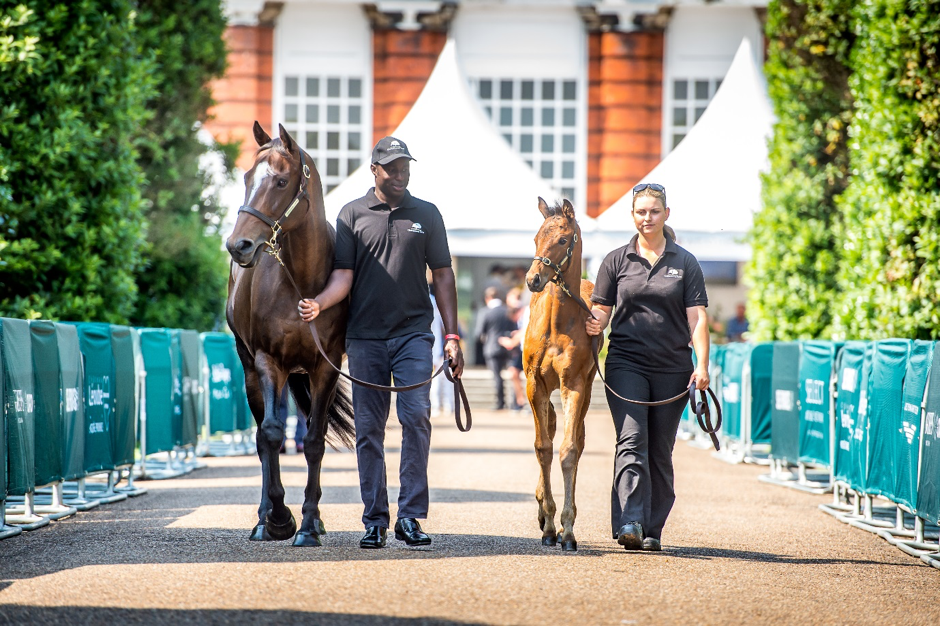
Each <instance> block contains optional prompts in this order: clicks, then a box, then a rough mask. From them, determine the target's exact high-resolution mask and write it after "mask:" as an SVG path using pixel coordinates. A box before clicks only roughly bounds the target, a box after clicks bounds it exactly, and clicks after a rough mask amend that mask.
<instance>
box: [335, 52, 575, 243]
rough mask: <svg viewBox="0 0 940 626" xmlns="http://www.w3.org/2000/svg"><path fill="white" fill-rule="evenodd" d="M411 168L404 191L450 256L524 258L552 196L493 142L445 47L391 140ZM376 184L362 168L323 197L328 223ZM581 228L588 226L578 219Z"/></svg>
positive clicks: (496, 137) (453, 56)
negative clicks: (439, 220) (434, 210)
mask: <svg viewBox="0 0 940 626" xmlns="http://www.w3.org/2000/svg"><path fill="white" fill-rule="evenodd" d="M392 135H393V136H395V137H397V138H399V139H401V140H402V141H404V142H405V143H406V144H408V149H409V150H410V152H411V153H412V154H413V155H414V157H415V159H416V161H415V163H414V164H413V165H412V167H411V182H410V183H409V185H408V189H409V191H411V192H412V193H413V194H414V195H416V196H417V197H419V198H422V199H424V200H428V201H429V202H433V203H434V204H436V205H437V207H438V208H439V209H440V211H441V214H442V215H443V217H444V224H445V225H446V226H447V234H448V240H449V243H450V250H451V254H453V255H454V256H475V257H528V256H531V255H532V254H534V250H535V247H534V244H533V239H534V237H535V233H536V231H538V228H539V226H540V225H541V224H542V216H541V214H540V213H539V211H538V197H539V196H541V197H543V198H545V200H546V201H548V202H549V203H551V202H553V201H554V200H556V199H557V198H558V193H557V192H556V191H555V190H554V189H553V188H552V187H551V186H550V185H549V184H548V183H546V182H545V181H543V180H542V179H541V178H540V177H539V176H538V175H537V174H536V173H535V172H534V171H533V170H532V169H531V168H530V167H529V166H528V164H526V162H525V161H523V160H522V159H521V158H520V157H519V155H517V154H516V153H515V152H514V151H513V149H512V147H510V146H509V144H507V143H506V141H505V140H504V139H503V138H502V137H501V136H500V135H499V133H498V132H497V131H496V129H495V128H493V126H492V124H491V123H490V122H489V120H487V119H486V117H485V116H484V113H483V111H482V110H481V109H480V106H479V105H478V104H477V102H476V101H475V100H474V98H473V96H472V95H471V93H470V89H469V87H468V86H467V80H466V78H465V77H464V76H463V74H462V72H461V70H460V67H459V65H458V61H457V54H456V50H455V45H454V42H453V40H452V39H451V40H449V41H448V42H447V44H446V45H445V46H444V50H443V51H442V52H441V55H440V57H439V59H438V61H437V64H436V65H435V67H434V71H433V72H432V73H431V77H430V78H429V79H428V82H427V84H426V85H425V87H424V90H423V91H422V92H421V95H420V97H419V98H418V100H417V102H415V104H414V107H412V109H411V111H409V112H408V115H407V116H406V117H405V119H404V120H403V121H402V123H401V124H400V125H399V126H398V128H396V129H395V131H394V132H393V133H392ZM374 183H375V180H374V177H373V175H372V172H371V171H370V169H369V164H368V163H365V164H363V165H362V166H361V167H359V168H358V169H357V170H356V171H355V172H353V173H352V174H350V176H349V178H347V179H346V180H345V181H343V182H342V183H341V184H340V185H338V186H337V187H336V188H335V189H333V190H332V191H331V192H330V193H329V194H327V196H326V198H325V203H326V217H327V219H328V220H330V221H335V220H336V216H337V215H338V214H339V211H340V209H341V208H342V207H343V205H344V204H346V203H347V202H349V201H350V200H352V199H354V198H358V197H360V196H362V194H363V193H365V192H366V190H368V189H369V187H372V186H373V185H374ZM581 221H582V227H584V226H583V224H584V223H585V222H586V221H587V220H581Z"/></svg>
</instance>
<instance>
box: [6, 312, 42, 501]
mask: <svg viewBox="0 0 940 626" xmlns="http://www.w3.org/2000/svg"><path fill="white" fill-rule="evenodd" d="M0 342H2V353H3V374H4V381H3V382H4V384H3V418H4V420H3V421H4V423H5V424H6V435H7V436H6V444H7V465H8V467H7V494H9V495H14V496H22V495H26V494H27V493H28V492H30V491H32V490H33V488H34V487H35V486H36V482H35V475H36V466H35V456H34V445H35V444H34V441H35V439H34V437H35V424H34V402H35V396H34V386H33V356H32V347H31V345H30V344H31V341H30V332H29V322H27V321H25V320H15V319H9V318H3V319H2V320H0Z"/></svg>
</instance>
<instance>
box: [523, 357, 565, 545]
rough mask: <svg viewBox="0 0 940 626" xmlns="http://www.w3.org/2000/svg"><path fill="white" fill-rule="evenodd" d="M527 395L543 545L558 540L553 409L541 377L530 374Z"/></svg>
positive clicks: (536, 494) (536, 496)
mask: <svg viewBox="0 0 940 626" xmlns="http://www.w3.org/2000/svg"><path fill="white" fill-rule="evenodd" d="M526 395H527V396H528V397H529V405H530V406H531V407H532V416H533V418H534V419H535V456H536V457H537V458H538V460H539V482H538V485H536V487H535V499H536V500H537V501H538V503H539V527H540V528H541V529H542V545H543V546H553V545H555V544H556V543H557V542H558V539H557V533H556V531H555V499H554V498H552V480H551V478H552V456H553V449H552V439H554V438H555V408H554V407H553V406H552V403H551V397H550V395H551V390H549V389H548V387H547V386H546V385H545V382H544V380H542V378H541V377H538V378H536V377H533V376H530V377H529V378H528V380H527V382H526Z"/></svg>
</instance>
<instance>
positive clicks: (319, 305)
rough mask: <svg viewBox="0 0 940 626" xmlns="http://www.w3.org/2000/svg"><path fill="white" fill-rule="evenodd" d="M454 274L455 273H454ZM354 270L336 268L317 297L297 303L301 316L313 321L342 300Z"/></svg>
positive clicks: (350, 287) (350, 288) (346, 292)
mask: <svg viewBox="0 0 940 626" xmlns="http://www.w3.org/2000/svg"><path fill="white" fill-rule="evenodd" d="M452 275H453V274H452ZM352 284H353V271H352V270H341V269H335V270H333V272H332V273H331V274H330V278H329V279H328V280H327V281H326V287H324V288H323V291H321V292H320V293H319V294H318V295H317V296H316V297H315V298H313V299H310V298H304V299H303V300H301V301H300V302H299V303H298V304H297V309H298V310H299V311H300V317H301V318H303V320H304V321H305V322H312V321H313V320H315V319H316V318H317V315H319V314H320V312H321V311H325V310H326V309H328V308H330V307H331V306H333V305H334V304H337V303H339V302H342V301H343V300H344V299H345V298H346V297H347V296H348V295H349V292H350V291H351V290H352Z"/></svg>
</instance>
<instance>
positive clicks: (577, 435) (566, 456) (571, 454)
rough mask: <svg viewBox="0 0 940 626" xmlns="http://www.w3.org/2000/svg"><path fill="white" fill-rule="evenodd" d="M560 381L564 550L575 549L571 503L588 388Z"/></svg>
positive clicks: (587, 399) (562, 530) (581, 447)
mask: <svg viewBox="0 0 940 626" xmlns="http://www.w3.org/2000/svg"><path fill="white" fill-rule="evenodd" d="M571 385H572V386H571V387H569V386H568V384H562V387H561V389H562V398H561V401H562V406H564V410H565V434H564V438H563V439H562V442H561V448H560V449H559V457H560V460H561V473H562V476H563V477H564V482H565V504H564V506H563V507H562V509H561V537H560V539H561V547H562V549H563V550H565V551H566V552H568V551H574V550H577V549H578V541H577V540H576V539H575V536H574V521H575V518H576V517H577V515H578V507H577V506H576V505H575V503H574V491H575V483H576V482H577V477H578V462H579V461H580V460H581V453H582V452H584V417H585V415H586V414H587V408H588V405H589V404H590V403H591V389H590V387H587V389H584V387H585V385H584V384H583V382H582V381H579V383H578V384H575V383H571Z"/></svg>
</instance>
